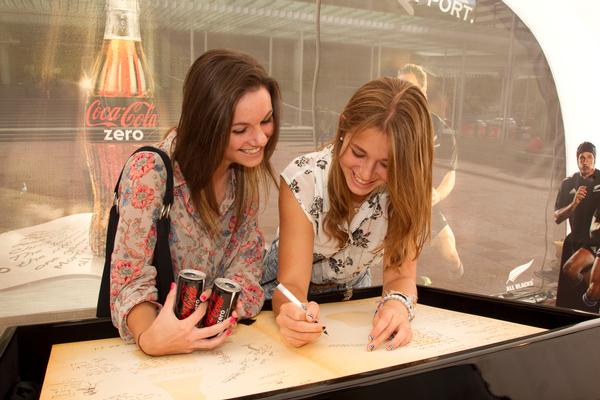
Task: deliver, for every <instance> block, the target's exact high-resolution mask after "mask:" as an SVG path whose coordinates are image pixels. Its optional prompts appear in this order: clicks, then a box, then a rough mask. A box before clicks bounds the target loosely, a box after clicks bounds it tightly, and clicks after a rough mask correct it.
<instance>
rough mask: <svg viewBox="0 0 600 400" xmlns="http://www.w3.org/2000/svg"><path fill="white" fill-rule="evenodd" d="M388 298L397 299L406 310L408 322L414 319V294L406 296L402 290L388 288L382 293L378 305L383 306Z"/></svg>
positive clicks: (415, 298)
mask: <svg viewBox="0 0 600 400" xmlns="http://www.w3.org/2000/svg"><path fill="white" fill-rule="evenodd" d="M388 300H398V301H399V302H400V303H402V304H403V305H404V307H406V309H407V310H408V322H410V321H412V320H413V319H415V302H416V301H417V297H416V296H407V295H405V294H404V293H402V292H397V291H395V290H390V291H388V292H385V293H384V294H383V297H382V298H381V300H380V301H379V306H380V307H381V306H383V305H384V304H385V302H386V301H388Z"/></svg>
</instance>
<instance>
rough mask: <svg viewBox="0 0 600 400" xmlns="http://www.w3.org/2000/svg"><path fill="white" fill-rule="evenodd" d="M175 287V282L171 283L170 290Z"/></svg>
mask: <svg viewBox="0 0 600 400" xmlns="http://www.w3.org/2000/svg"><path fill="white" fill-rule="evenodd" d="M174 287H175V282H171V289H169V290H173V288H174Z"/></svg>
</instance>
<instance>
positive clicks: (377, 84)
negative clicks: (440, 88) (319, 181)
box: [324, 77, 433, 267]
mask: <svg viewBox="0 0 600 400" xmlns="http://www.w3.org/2000/svg"><path fill="white" fill-rule="evenodd" d="M369 128H376V129H378V130H380V131H382V132H383V133H385V134H387V135H388V137H389V142H390V149H389V158H388V173H387V184H386V188H385V189H386V190H387V192H388V194H389V202H388V227H387V233H386V237H385V240H384V242H383V243H382V244H381V246H379V247H378V248H377V249H376V251H381V250H383V251H384V265H385V266H386V267H400V266H401V265H402V264H403V263H404V262H405V261H407V260H408V259H409V257H412V256H414V257H415V258H416V257H417V256H418V255H419V254H420V252H421V250H422V248H423V245H424V244H425V242H426V241H427V239H428V237H429V235H430V230H431V190H432V189H431V180H432V172H431V168H432V160H433V128H432V124H431V119H430V115H429V108H428V106H427V100H426V99H425V96H424V95H423V92H421V90H420V89H419V88H417V87H416V86H414V85H412V84H411V83H409V82H407V81H403V80H401V79H398V78H390V77H384V78H379V79H376V80H373V81H370V82H368V83H366V84H365V85H363V86H362V87H360V88H359V89H358V90H357V91H356V93H355V94H354V95H353V96H352V98H351V99H350V101H349V102H348V104H347V105H346V107H345V108H344V111H343V113H342V115H341V116H340V119H339V124H338V130H337V134H336V137H335V139H334V142H333V161H332V165H331V170H330V173H329V181H328V189H327V190H328V193H329V199H330V210H329V212H328V213H327V215H326V217H325V222H324V229H325V232H326V233H327V234H328V235H330V236H331V237H332V238H334V239H335V240H337V242H338V244H339V245H340V247H341V246H343V244H344V243H345V242H346V240H347V235H348V234H347V233H345V232H344V231H342V230H341V229H340V227H339V226H340V225H341V224H343V222H345V221H348V220H349V218H350V210H351V207H352V198H351V196H352V194H351V192H350V189H349V188H348V185H347V183H346V179H345V178H344V174H343V172H342V169H341V166H340V157H341V152H342V150H343V149H342V141H343V138H344V136H345V135H347V134H353V133H356V132H360V131H363V130H365V129H369ZM346 149H347V148H346Z"/></svg>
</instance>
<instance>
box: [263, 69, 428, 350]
mask: <svg viewBox="0 0 600 400" xmlns="http://www.w3.org/2000/svg"><path fill="white" fill-rule="evenodd" d="M432 138H433V135H432V126H431V121H430V117H429V109H428V106H427V101H426V99H425V97H424V96H423V93H422V92H421V90H419V89H418V88H417V87H416V86H413V85H411V84H410V83H408V82H406V81H402V80H400V79H397V78H380V79H376V80H373V81H371V82H368V83H367V84H365V85H363V86H362V87H361V88H359V89H358V91H357V92H356V93H355V94H354V95H353V96H352V98H351V99H350V101H349V102H348V104H347V105H346V107H345V108H344V110H343V112H342V114H341V115H340V118H339V125H338V130H337V134H336V137H335V139H334V141H333V143H331V144H330V145H328V146H326V147H325V148H323V149H322V150H321V151H318V152H315V153H310V154H306V155H303V156H300V157H298V158H296V159H295V160H294V161H293V162H292V163H290V164H289V165H288V166H287V167H286V168H285V170H284V171H283V172H282V174H281V184H280V194H279V216H280V218H279V220H280V230H279V238H278V239H276V240H275V241H274V243H273V245H272V246H271V249H270V251H269V253H268V254H267V257H266V259H265V264H266V270H265V271H266V272H265V277H264V278H263V282H267V281H269V280H270V279H269V278H272V279H273V280H274V279H275V274H276V275H277V280H278V281H279V282H281V283H282V284H283V285H284V286H285V287H286V288H287V289H288V290H290V291H291V292H292V293H293V294H294V295H295V296H296V297H297V298H298V299H299V300H300V301H301V302H303V303H305V304H306V306H307V311H306V312H304V311H303V310H301V309H299V308H298V307H297V306H295V305H294V304H293V303H290V302H289V301H288V300H287V298H286V297H284V296H283V295H282V294H281V293H280V292H279V291H278V290H275V291H274V292H273V293H272V296H273V310H274V312H275V315H276V321H277V324H278V326H279V329H280V332H281V334H282V336H283V338H284V339H285V340H286V341H287V342H288V343H289V344H291V345H293V346H302V345H304V344H306V343H310V342H313V341H315V340H317V339H318V338H319V336H320V335H321V333H322V331H323V329H324V327H323V326H322V324H320V323H318V320H319V305H318V304H317V303H315V302H313V301H311V302H308V301H307V297H308V294H309V293H310V294H316V293H323V292H329V291H336V290H342V291H349V290H351V289H352V288H357V287H364V286H369V285H370V270H371V269H373V268H383V294H382V299H381V302H380V305H379V307H378V308H377V312H376V314H375V317H374V319H373V326H372V329H371V330H370V332H369V334H368V343H367V349H368V350H373V349H375V348H376V347H378V346H379V345H381V344H386V348H387V349H388V350H392V349H395V348H397V347H398V346H400V345H403V344H406V343H408V342H409V341H410V339H411V337H412V331H411V328H410V323H409V322H410V320H411V319H412V317H413V316H414V305H415V301H416V298H417V289H416V259H417V257H418V255H419V253H420V251H421V249H422V248H423V244H424V243H425V241H426V240H427V238H428V235H429V231H430V220H431V179H432V178H431V167H432V157H433V144H432ZM265 287H266V288H267V290H268V291H272V290H273V287H274V285H273V284H270V285H268V284H267V285H265ZM315 322H317V323H315ZM365 339H367V338H365Z"/></svg>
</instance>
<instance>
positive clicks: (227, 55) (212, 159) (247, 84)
mask: <svg viewBox="0 0 600 400" xmlns="http://www.w3.org/2000/svg"><path fill="white" fill-rule="evenodd" d="M279 122H280V93H279V86H278V85H277V82H276V81H275V80H273V79H272V78H270V77H269V76H268V75H267V73H266V72H265V70H264V69H263V68H262V67H261V66H260V65H259V64H258V63H257V62H256V60H254V59H253V58H252V57H250V56H248V55H246V54H242V53H238V52H234V51H228V50H210V51H208V52H206V53H204V54H203V55H202V56H201V57H199V58H198V59H197V60H196V61H195V62H194V64H193V65H192V66H191V68H190V70H189V72H188V74H187V77H186V79H185V82H184V85H183V104H182V109H181V118H180V120H179V124H178V126H177V128H176V129H174V130H172V131H171V132H169V134H168V135H167V137H166V138H165V139H164V140H163V141H162V142H160V143H159V144H158V146H157V147H158V148H160V149H161V150H163V151H165V152H166V153H167V154H169V155H170V157H171V160H172V167H173V178H174V202H173V205H172V207H171V210H170V219H171V232H170V237H169V245H170V246H169V247H170V253H171V260H172V263H173V269H174V271H173V272H174V276H177V275H178V273H179V271H180V270H182V269H187V268H191V269H198V270H201V271H203V272H204V273H206V279H207V283H208V284H209V285H210V284H211V283H212V281H213V280H214V279H215V278H217V277H226V278H230V279H233V280H235V281H237V282H238V283H239V284H240V285H241V287H242V292H241V296H240V302H239V303H238V307H237V310H236V311H235V312H234V314H233V317H232V318H230V319H228V320H226V321H224V322H222V323H220V324H217V325H214V326H211V327H208V328H197V327H196V324H197V322H198V321H199V320H200V319H201V318H202V316H203V314H204V312H205V310H206V305H205V304H202V305H201V306H200V307H198V309H197V310H196V311H195V312H194V313H193V314H192V315H191V316H190V317H188V318H186V319H183V320H178V319H177V318H176V317H175V315H174V313H173V302H174V297H175V290H174V289H173V286H172V287H171V291H170V292H169V295H168V296H167V300H166V302H165V305H164V307H161V305H160V304H159V303H158V302H157V290H156V286H155V277H156V269H155V267H154V266H152V265H151V261H152V254H153V250H154V246H155V243H156V230H155V229H154V224H155V221H156V219H157V218H158V214H159V210H160V209H161V206H162V199H163V195H164V192H165V185H166V179H167V173H166V171H165V165H164V164H163V162H162V159H161V158H160V156H159V155H158V154H156V153H154V152H140V153H136V154H135V155H133V156H132V157H130V159H129V160H128V161H127V163H126V165H125V168H124V171H123V176H122V179H121V183H120V186H119V204H118V206H119V223H118V231H117V234H116V237H115V247H114V251H113V253H112V260H111V271H112V272H111V303H110V304H111V313H112V320H113V323H114V325H115V326H116V327H117V328H118V329H119V333H120V335H121V337H122V338H123V339H125V340H126V341H130V342H132V341H135V342H136V343H137V344H138V346H139V347H140V349H142V350H143V351H144V352H146V353H148V354H152V355H162V354H174V353H188V352H191V351H194V350H197V349H210V348H214V347H216V346H218V345H220V344H221V343H222V342H223V341H224V340H225V338H226V337H227V336H228V335H229V334H231V329H232V328H233V326H234V324H235V320H236V317H239V318H247V317H252V316H254V315H256V314H257V313H258V312H259V311H260V309H261V307H262V304H263V301H264V293H263V290H262V288H261V287H260V285H259V279H260V277H261V275H262V268H263V265H262V260H263V249H264V238H263V235H262V233H261V232H260V231H259V229H258V226H257V215H256V214H257V209H258V201H259V192H260V189H261V188H265V187H266V186H267V183H268V181H269V179H273V180H275V178H274V175H273V172H272V168H271V165H270V162H269V159H270V157H271V155H272V154H273V151H274V149H275V145H276V143H277V138H278V133H279ZM222 332H224V334H222V335H218V334H219V333H222ZM215 335H218V336H216V337H213V336H215ZM211 337H212V338H211Z"/></svg>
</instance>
